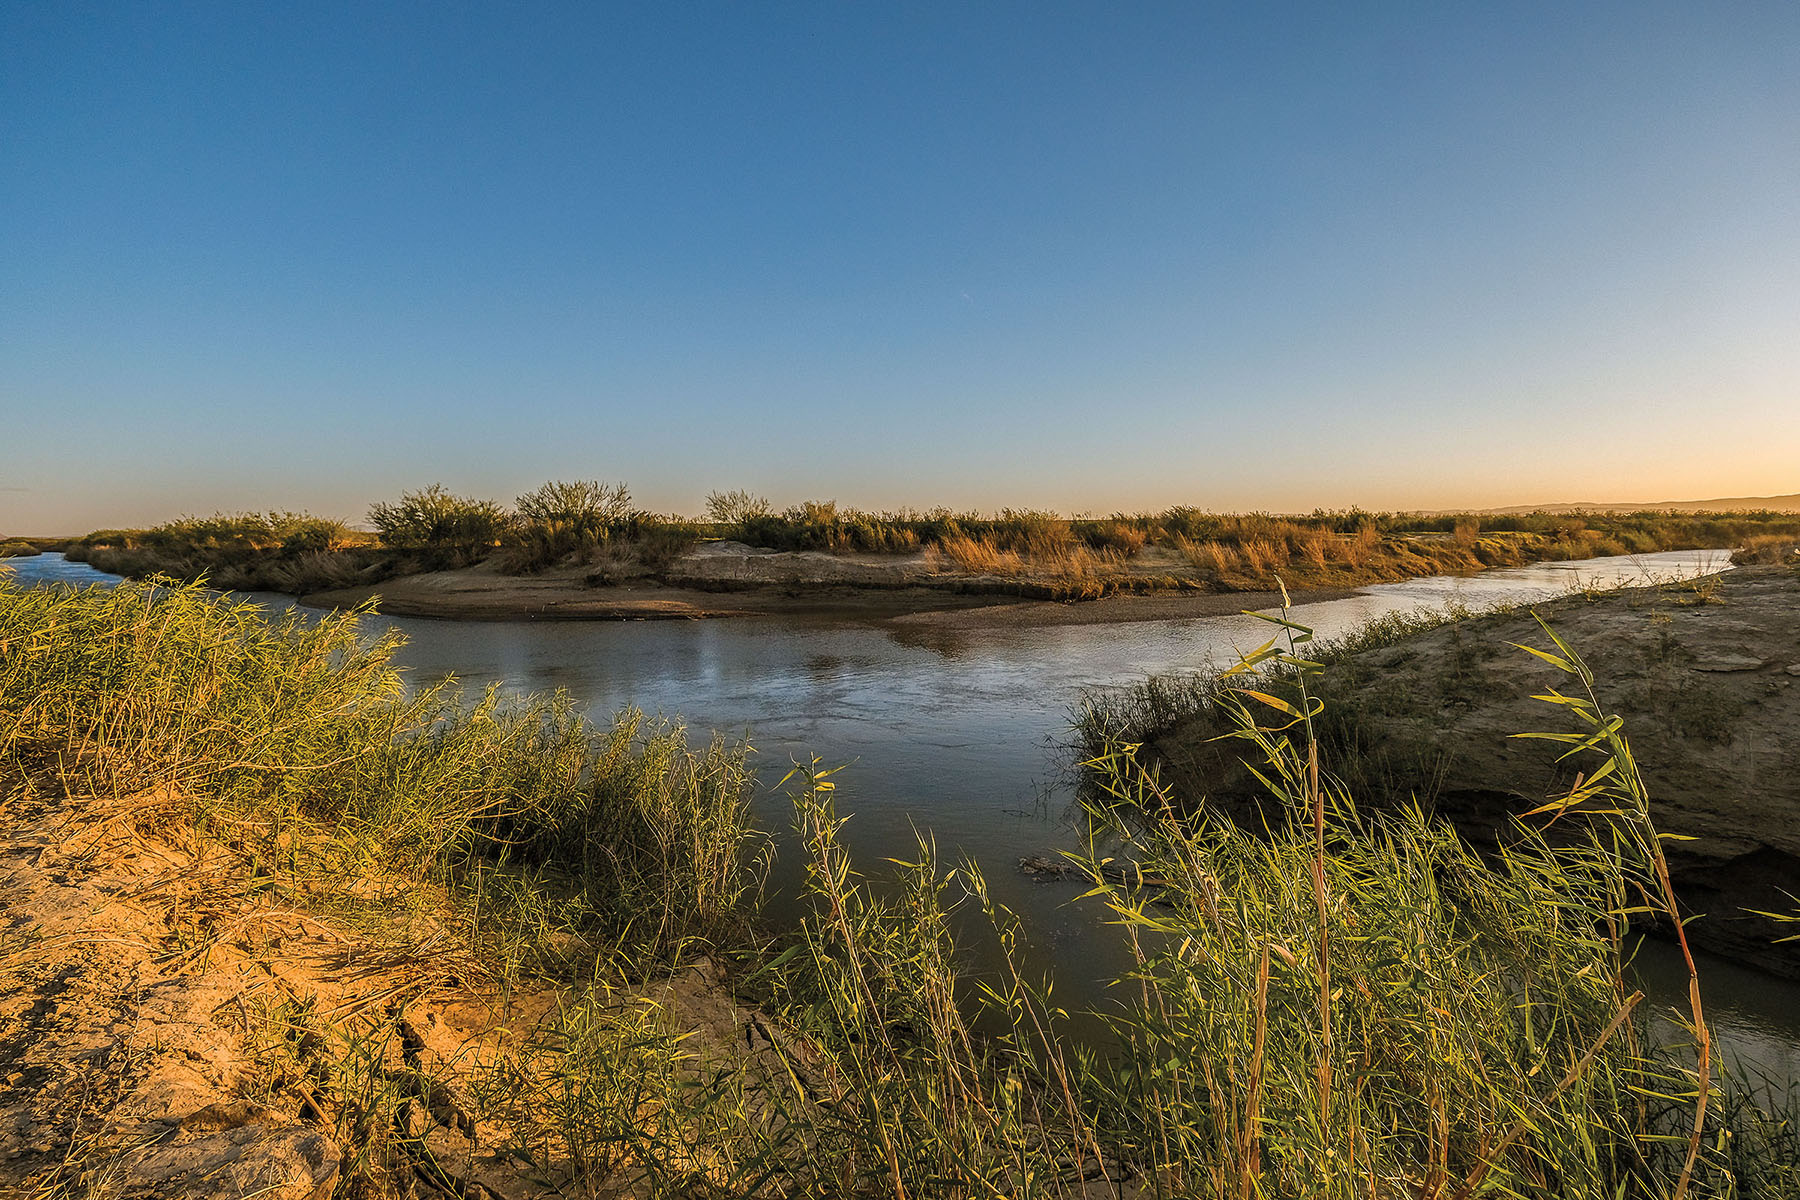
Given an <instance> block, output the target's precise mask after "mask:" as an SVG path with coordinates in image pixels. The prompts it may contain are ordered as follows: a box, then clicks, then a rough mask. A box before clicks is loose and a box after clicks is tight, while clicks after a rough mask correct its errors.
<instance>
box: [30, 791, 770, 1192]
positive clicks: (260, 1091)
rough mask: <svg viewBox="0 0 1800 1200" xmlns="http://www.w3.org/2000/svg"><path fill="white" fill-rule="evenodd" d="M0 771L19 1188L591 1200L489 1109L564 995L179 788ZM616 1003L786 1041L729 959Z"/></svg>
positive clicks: (707, 1039)
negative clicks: (318, 881)
mask: <svg viewBox="0 0 1800 1200" xmlns="http://www.w3.org/2000/svg"><path fill="white" fill-rule="evenodd" d="M0 782H4V783H6V784H7V785H8V788H7V791H6V792H5V793H0V794H4V795H5V796H6V799H5V801H4V803H3V804H0V1197H26V1196H34V1197H35V1196H40V1195H47V1194H58V1195H61V1194H68V1195H90V1194H104V1195H107V1196H109V1197H114V1196H116V1197H121V1198H128V1197H151V1196H156V1197H163V1196H176V1195H179V1196H194V1197H219V1198H220V1200H224V1198H226V1197H231V1198H238V1197H244V1196H252V1195H254V1196H259V1197H264V1198H267V1200H322V1198H323V1197H326V1196H328V1195H331V1194H332V1192H333V1190H334V1189H336V1188H341V1187H344V1186H346V1185H349V1186H350V1191H349V1192H348V1194H374V1193H371V1192H370V1191H369V1187H368V1185H367V1181H368V1180H371V1179H374V1180H377V1181H379V1184H380V1187H379V1188H378V1189H377V1191H379V1193H380V1194H392V1195H404V1196H412V1195H418V1196H436V1195H459V1196H472V1197H475V1196H478V1197H486V1198H488V1200H493V1198H494V1197H501V1198H504V1200H540V1198H541V1200H548V1198H549V1197H552V1196H559V1195H563V1194H566V1193H565V1192H564V1191H563V1190H560V1189H561V1188H564V1187H566V1186H567V1184H568V1182H569V1177H568V1173H567V1171H566V1170H563V1171H561V1172H560V1173H559V1171H558V1170H557V1169H555V1168H554V1165H553V1164H546V1163H542V1162H539V1163H535V1164H533V1163H528V1162H526V1161H524V1160H523V1159H521V1158H518V1157H516V1156H515V1155H514V1154H513V1153H512V1152H511V1151H510V1150H509V1149H508V1148H507V1147H508V1146H509V1144H510V1143H509V1138H508V1130H507V1128H506V1127H505V1126H504V1125H502V1124H499V1123H498V1122H497V1121H496V1120H493V1119H490V1117H489V1115H488V1114H487V1113H486V1112H484V1111H483V1110H481V1109H480V1108H479V1107H478V1106H477V1105H476V1104H475V1103H473V1102H472V1101H471V1099H470V1097H471V1094H472V1092H471V1082H472V1079H473V1078H474V1077H475V1075H474V1073H475V1072H476V1071H477V1070H478V1069H479V1068H480V1066H481V1064H484V1063H485V1064H492V1063H494V1062H495V1061H497V1058H498V1056H503V1055H507V1054H513V1053H517V1052H518V1051H519V1049H520V1048H521V1047H523V1046H526V1045H529V1044H532V1042H533V1038H534V1037H535V1036H536V1030H537V1029H538V1027H539V1025H540V1023H541V1022H542V1021H544V1020H545V1018H546V1015H547V1014H549V1013H550V1012H551V1011H552V1010H553V1009H554V1007H555V1005H556V1003H557V1001H558V997H557V995H556V994H555V993H552V992H549V991H538V992H519V991H514V992H512V993H510V994H506V995H502V994H501V993H500V992H498V991H497V990H496V989H495V988H494V987H493V986H491V985H490V984H489V983H487V982H486V980H487V979H488V974H487V972H486V970H485V968H484V966H483V964H482V963H481V962H480V961H479V960H478V959H477V958H476V957H475V956H474V955H473V954H472V953H471V952H470V951H469V950H468V948H467V946H466V945H465V944H463V943H460V942H459V941H458V939H457V938H455V937H453V936H450V935H449V934H448V933H447V931H446V930H445V929H443V928H442V927H440V926H438V925H436V924H435V923H434V922H433V921H432V920H430V919H428V918H427V919H420V918H419V917H418V916H417V915H416V913H415V915H414V916H412V917H411V918H409V919H406V920H401V921H394V920H387V921H385V922H384V921H382V920H380V919H376V920H371V918H372V917H379V914H381V913H382V912H383V911H384V910H383V905H384V902H386V901H390V900H392V897H391V896H387V895H384V894H383V893H382V890H381V886H380V884H379V882H378V881H377V882H370V881H366V880H365V881H361V882H360V883H358V884H357V885H355V886H354V887H353V888H352V893H353V895H352V899H357V898H360V901H361V903H359V904H350V905H346V904H345V903H344V900H345V897H344V896H343V895H342V894H340V895H337V896H335V897H330V898H327V897H322V896H320V895H318V894H316V886H317V885H309V884H306V883H303V882H301V881H298V880H284V878H282V877H280V876H272V875H270V874H268V867H267V865H266V863H267V860H266V859H265V860H264V862H263V864H262V865H260V866H259V864H258V861H257V859H256V858H255V857H254V856H252V855H251V854H249V853H248V852H247V851H244V850H233V849H231V848H230V846H229V845H228V844H223V843H215V842H202V841H200V840H198V839H196V838H195V837H194V836H193V833H192V820H193V818H192V807H191V805H189V804H188V803H186V802H184V800H183V799H182V797H181V796H179V795H178V794H173V793H146V794H139V795H134V796H127V797H122V798H119V799H116V800H110V801H92V800H89V801H77V800H75V799H72V798H71V797H70V796H69V795H67V794H66V793H65V792H64V791H63V790H62V789H61V788H60V786H58V785H57V784H56V783H55V781H54V779H53V778H52V777H51V776H50V774H49V773H48V772H46V773H45V775H44V776H43V777H41V778H36V777H34V778H22V779H9V780H4V781H0ZM614 995H615V997H616V1000H617V1002H618V1003H619V1004H621V1005H623V1006H633V1005H637V1004H640V1003H642V1002H644V1001H645V1000H649V1001H653V1002H654V1003H655V1004H656V1005H658V1006H659V1008H660V1011H661V1012H662V1013H663V1014H664V1016H665V1017H666V1019H667V1020H668V1021H669V1022H670V1028H671V1029H672V1030H673V1031H675V1032H683V1031H685V1032H689V1034H690V1038H691V1044H693V1045H695V1046H700V1047H712V1048H715V1049H716V1052H718V1053H720V1054H729V1055H732V1056H736V1057H738V1058H740V1059H742V1058H744V1057H746V1056H750V1057H754V1056H755V1055H756V1054H758V1053H762V1052H764V1051H766V1050H767V1048H768V1047H769V1045H770V1042H769V1038H770V1036H777V1037H784V1038H785V1035H784V1034H782V1033H780V1032H779V1031H776V1027H775V1026H774V1025H773V1024H772V1023H771V1022H770V1021H769V1020H768V1019H767V1018H764V1017H761V1016H760V1015H759V1014H757V1013H755V1012H754V1011H753V1010H749V1009H746V1008H743V1007H741V1006H739V1005H738V1004H737V1003H735V1002H734V1001H733V1000H732V998H731V996H730V993H729V992H728V991H727V990H726V988H725V987H724V986H723V983H722V980H721V978H720V977H719V976H718V975H717V974H716V973H715V972H714V971H713V970H712V968H711V967H710V966H709V965H708V964H706V963H705V962H704V961H702V962H700V963H697V964H694V965H692V966H691V967H690V968H689V969H688V970H686V971H684V972H682V973H681V974H679V975H677V976H674V977H671V978H666V979H661V980H658V981H655V982H653V983H649V984H642V985H638V986H636V987H633V988H622V989H621V990H619V991H618V992H617V993H615V994H614ZM772 1031H774V1032H772ZM784 1045H786V1043H785V1042H784ZM759 1047H761V1048H762V1049H761V1050H759V1049H758V1048H759ZM788 1049H789V1050H790V1053H791V1052H792V1050H793V1047H792V1046H791V1045H789V1046H788ZM355 1053H360V1054H361V1055H362V1056H363V1057H362V1058H361V1059H358V1060H357V1061H359V1062H361V1063H362V1066H361V1068H360V1073H359V1074H353V1075H351V1076H346V1075H345V1074H344V1073H343V1072H342V1071H335V1072H334V1070H333V1068H332V1066H331V1064H332V1063H333V1062H338V1061H343V1060H344V1057H345V1056H346V1055H351V1054H355ZM347 1078H354V1079H357V1080H360V1081H361V1083H360V1087H359V1088H355V1089H353V1088H352V1087H350V1086H348V1085H347V1084H346V1082H345V1080H346V1079H347ZM378 1094H379V1095H382V1096H385V1102H384V1103H385V1105H386V1107H379V1106H377V1105H376V1103H375V1102H374V1101H373V1100H371V1097H372V1096H375V1095H378ZM396 1105H397V1107H396ZM352 1177H354V1178H355V1179H357V1180H362V1181H364V1182H362V1183H355V1184H350V1180H351V1179H352ZM59 1189H60V1190H59ZM359 1189H360V1190H359ZM581 1194H584V1195H587V1194H590V1193H589V1192H586V1191H583V1192H582V1193H581ZM593 1194H618V1195H629V1194H631V1193H630V1191H629V1189H621V1190H619V1191H616V1192H607V1191H605V1189H602V1191H601V1192H599V1193H593Z"/></svg>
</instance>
